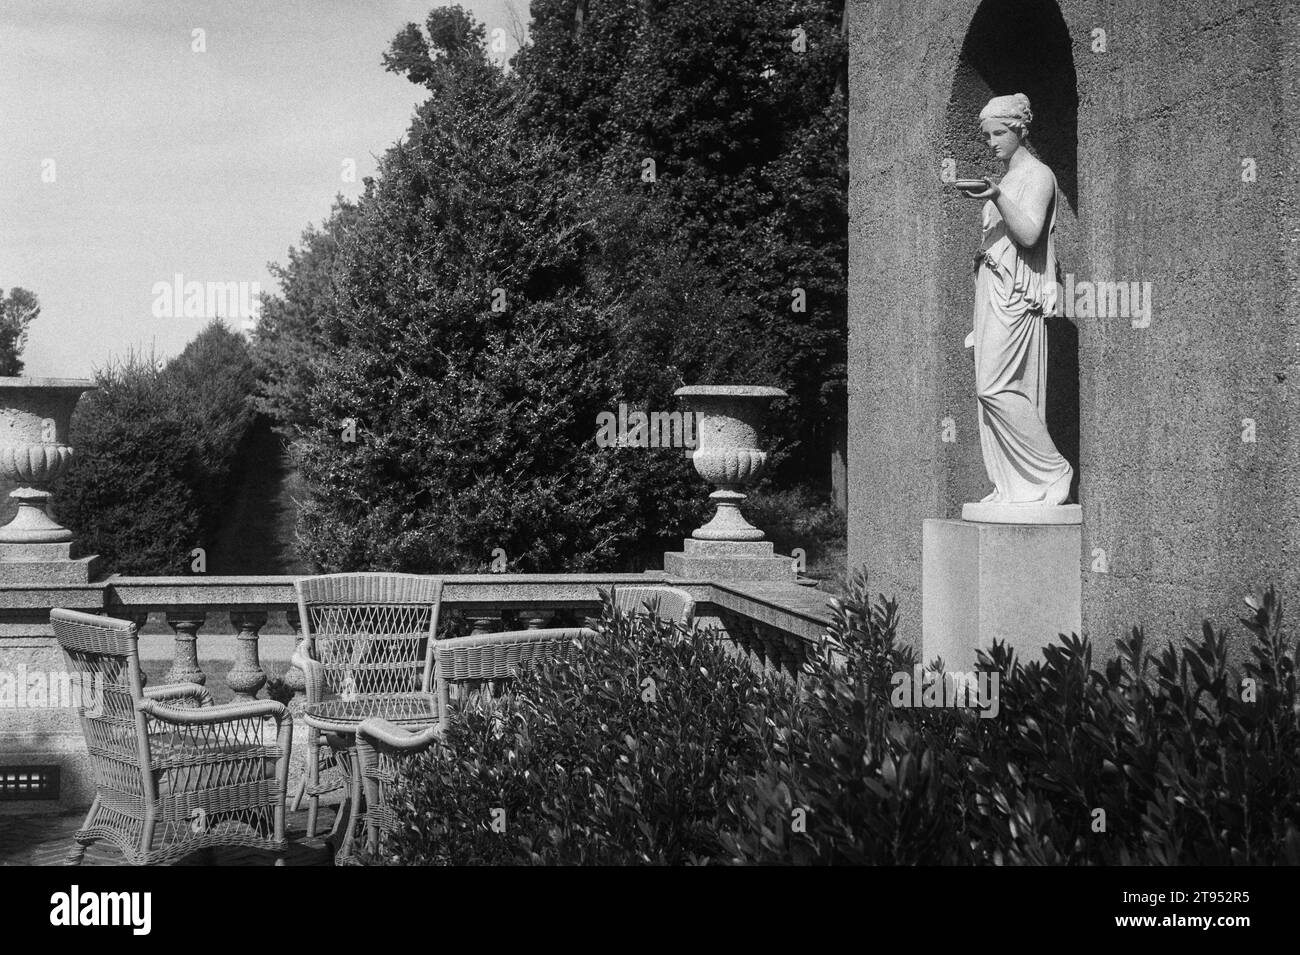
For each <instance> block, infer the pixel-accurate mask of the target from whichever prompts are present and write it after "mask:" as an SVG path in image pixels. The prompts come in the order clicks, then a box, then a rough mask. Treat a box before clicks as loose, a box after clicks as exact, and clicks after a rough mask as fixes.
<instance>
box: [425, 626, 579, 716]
mask: <svg viewBox="0 0 1300 955" xmlns="http://www.w3.org/2000/svg"><path fill="white" fill-rule="evenodd" d="M599 636H600V634H599V633H598V632H597V631H595V630H592V629H590V628H589V627H549V628H546V629H542V630H507V631H504V632H503V633H482V634H478V635H476V636H469V637H452V638H450V639H448V640H439V641H438V642H437V645H436V646H435V647H434V651H433V653H434V671H435V676H436V679H437V684H438V686H437V692H438V695H439V702H440V704H441V705H442V707H443V710H442V712H443V715H444V717H445V716H446V714H447V709H446V703H447V699H446V689H447V683H448V682H453V683H460V682H464V681H471V680H495V679H502V678H505V677H509V676H513V675H514V669H515V667H516V666H517V665H518V664H519V663H521V662H523V661H524V660H526V659H531V660H535V659H537V657H535V656H533V655H532V654H531V652H530V650H529V648H530V647H536V648H538V649H539V650H541V649H543V648H546V647H555V646H557V645H563V644H565V643H572V642H574V641H577V640H585V639H587V638H590V637H599ZM542 656H549V654H545V653H543V654H542Z"/></svg>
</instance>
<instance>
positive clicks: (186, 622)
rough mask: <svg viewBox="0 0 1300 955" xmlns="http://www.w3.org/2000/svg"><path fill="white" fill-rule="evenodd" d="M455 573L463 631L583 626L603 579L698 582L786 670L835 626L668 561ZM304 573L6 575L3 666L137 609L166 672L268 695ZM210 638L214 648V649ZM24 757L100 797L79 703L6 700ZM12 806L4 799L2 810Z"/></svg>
mask: <svg viewBox="0 0 1300 955" xmlns="http://www.w3.org/2000/svg"><path fill="white" fill-rule="evenodd" d="M792 576H793V575H792ZM443 580H444V585H443V601H442V617H441V621H442V622H445V623H446V624H447V627H448V628H449V631H450V632H453V633H489V632H493V631H497V630H503V629H537V628H541V627H547V626H567V625H581V624H582V623H583V622H584V621H585V620H586V618H588V617H598V616H599V614H600V605H601V596H600V592H601V590H608V589H609V588H610V587H617V586H620V585H623V586H645V585H654V584H670V585H672V586H675V587H680V588H682V589H684V590H686V591H688V592H689V593H690V594H691V595H692V596H693V597H694V598H695V600H696V619H697V621H698V622H699V623H700V624H701V625H703V626H705V627H708V626H713V627H716V628H717V630H718V632H719V636H720V638H721V639H723V640H725V641H727V642H728V644H729V645H730V646H732V647H734V648H735V650H736V651H737V652H740V653H743V654H745V655H747V657H748V658H749V659H750V660H751V661H752V662H753V663H754V664H755V665H757V666H762V667H764V668H767V669H769V670H772V671H774V672H785V673H794V672H796V671H797V669H798V666H799V664H800V663H801V662H802V661H803V659H804V652H805V648H806V647H807V646H808V643H809V641H815V640H817V639H819V637H820V636H821V634H822V633H824V631H825V627H826V595H825V594H824V593H822V592H820V591H817V590H815V589H811V588H809V587H804V586H800V585H798V584H796V583H794V582H793V580H791V581H789V582H764V581H715V580H692V579H683V578H680V577H670V576H669V575H666V574H665V573H663V572H662V571H660V572H653V571H652V572H646V573H639V574H452V575H445V576H444V577H443ZM293 582H294V578H293V577H287V576H274V577H252V576H249V577H216V576H213V577H207V576H197V575H196V576H192V577H125V576H120V575H113V576H109V577H107V578H105V579H103V580H101V581H96V582H91V583H86V584H80V583H74V584H66V583H65V584H57V583H55V584H29V583H24V584H17V585H15V584H8V585H6V584H4V583H0V671H2V672H18V671H19V670H21V671H22V672H23V673H27V672H54V671H57V670H61V669H62V668H63V667H64V666H65V664H64V662H63V659H62V653H61V651H60V650H59V648H58V646H57V644H56V643H55V641H54V638H53V635H52V633H51V631H50V628H49V612H50V609H51V608H52V607H67V608H70V609H76V610H86V611H90V612H94V613H103V614H106V615H108V616H112V617H116V618H119V619H126V620H131V621H134V622H135V623H136V624H137V625H138V626H140V627H141V628H142V629H144V628H145V625H146V623H150V624H151V627H150V629H149V630H145V632H146V633H150V632H157V630H158V627H159V626H160V625H162V624H163V623H165V626H166V627H167V628H169V629H170V630H171V633H172V637H173V651H172V662H171V667H170V670H169V671H168V672H167V673H166V674H165V676H163V677H162V679H163V680H165V681H166V682H181V681H186V682H196V683H202V684H205V685H207V686H208V688H209V690H212V691H213V692H214V693H216V694H217V695H218V696H221V695H222V694H221V693H220V692H219V690H220V688H219V687H218V686H214V685H213V681H212V680H211V679H210V677H211V676H212V673H209V672H205V666H206V667H208V668H209V669H210V670H211V671H212V672H213V673H215V672H217V671H218V670H222V669H225V668H224V666H223V667H218V666H216V664H218V663H226V662H228V663H229V664H230V666H229V669H228V670H225V677H224V679H225V683H226V686H227V687H228V688H229V690H230V693H231V695H232V696H233V697H234V698H235V699H254V698H257V697H259V696H265V695H266V686H267V681H268V674H267V672H266V670H265V669H264V668H263V664H262V660H261V643H262V640H263V632H264V631H275V632H279V633H281V634H285V635H286V636H287V635H288V634H290V633H293V634H297V635H298V636H297V639H299V640H300V639H301V636H300V621H299V619H298V610H297V596H296V594H295V591H294V585H293ZM227 619H228V621H229V622H228V623H227ZM163 632H164V633H165V631H163ZM205 637H206V638H207V639H208V646H210V647H212V648H213V649H212V650H208V649H205ZM217 637H220V638H221V639H220V640H218V639H217ZM232 637H233V640H232ZM148 639H153V640H156V639H157V638H156V637H152V638H148ZM281 639H285V638H281ZM155 648H157V645H156V644H155ZM282 678H283V679H284V681H285V683H286V684H287V685H288V686H289V687H290V688H292V689H293V690H295V691H296V692H298V693H301V692H302V690H303V676H302V673H301V671H299V670H298V669H297V668H296V667H291V668H290V669H289V670H288V671H287V672H285V673H284V674H283V676H282ZM2 702H3V701H0V703H2ZM19 765H21V766H51V765H57V766H59V767H60V769H61V773H62V786H61V789H62V792H61V795H60V799H59V803H58V804H52V806H51V808H54V807H55V806H57V805H59V804H62V805H64V806H79V805H85V804H86V803H88V801H89V794H90V788H89V778H88V776H87V775H86V772H85V770H86V768H87V767H85V765H84V742H83V741H82V738H81V730H80V727H79V725H78V724H77V720H76V718H75V712H74V711H72V710H68V709H66V708H65V709H63V710H54V709H50V710H31V709H26V710H24V709H9V710H6V709H5V708H4V706H2V705H0V771H3V769H4V767H5V766H19ZM23 805H25V806H26V808H27V809H28V810H29V811H30V809H31V808H32V804H31V803H26V804H23V803H13V804H12V808H19V807H21V806H23ZM6 808H7V807H6V803H5V801H4V800H3V798H0V812H4V811H5V809H6Z"/></svg>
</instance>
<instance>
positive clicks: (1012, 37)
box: [939, 0, 1081, 503]
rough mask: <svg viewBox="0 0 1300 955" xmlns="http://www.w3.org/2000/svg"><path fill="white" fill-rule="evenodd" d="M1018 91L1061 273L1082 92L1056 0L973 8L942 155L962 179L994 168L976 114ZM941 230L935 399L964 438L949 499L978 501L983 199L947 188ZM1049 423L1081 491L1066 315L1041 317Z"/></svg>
mask: <svg viewBox="0 0 1300 955" xmlns="http://www.w3.org/2000/svg"><path fill="white" fill-rule="evenodd" d="M1009 93H1024V94H1025V95H1026V96H1028V97H1029V102H1030V105H1031V107H1032V108H1033V113H1034V120H1033V124H1032V125H1031V127H1030V135H1029V148H1030V149H1031V150H1032V151H1033V153H1034V154H1035V155H1037V156H1038V158H1039V159H1041V160H1042V161H1043V162H1045V163H1047V165H1048V166H1050V167H1051V168H1052V171H1053V172H1054V173H1055V174H1056V180H1057V182H1058V183H1059V185H1060V188H1061V194H1062V198H1063V200H1064V201H1063V202H1062V203H1061V207H1060V208H1059V209H1057V212H1056V239H1057V242H1056V247H1057V257H1058V259H1059V261H1060V268H1061V275H1062V276H1064V275H1065V273H1067V272H1070V271H1072V269H1073V268H1075V267H1077V265H1076V266H1072V264H1071V263H1072V262H1076V263H1077V259H1078V246H1077V243H1075V242H1074V241H1073V237H1074V236H1075V235H1076V234H1077V231H1078V230H1077V218H1078V212H1077V210H1078V196H1079V187H1078V112H1079V94H1078V87H1077V83H1076V78H1075V71H1074V56H1073V52H1072V47H1071V40H1070V34H1069V31H1068V29H1067V28H1066V25H1065V20H1064V18H1063V17H1062V16H1061V11H1060V8H1059V7H1058V6H1057V4H1056V3H1054V2H1052V0H984V2H983V3H981V4H980V6H979V9H978V10H976V12H975V16H974V18H973V19H972V20H971V24H970V27H969V28H968V29H967V31H966V38H965V40H964V42H963V43H962V47H961V54H960V58H959V60H958V63H957V68H956V71H955V74H954V77H953V83H952V90H951V93H950V95H949V98H948V107H947V112H946V115H945V122H944V130H943V135H944V141H943V144H942V149H943V154H942V155H943V157H944V158H946V159H952V160H954V161H955V163H956V173H957V175H958V176H959V177H961V178H970V177H978V176H983V175H994V174H998V173H999V172H1000V170H999V169H998V163H997V162H996V161H995V160H993V159H992V158H991V157H990V156H989V153H988V150H987V148H986V147H985V146H984V144H983V142H982V140H981V139H980V137H979V134H978V129H979V113H980V110H981V109H983V108H984V105H985V104H986V103H987V102H988V101H989V99H990V98H992V97H994V96H1003V95H1006V94H1009ZM941 203H942V214H943V232H942V235H941V237H940V251H941V255H940V260H941V269H942V274H941V275H940V277H939V281H940V301H941V303H942V306H941V307H942V308H943V317H942V321H941V322H940V331H941V335H940V342H939V347H940V349H941V351H942V353H943V358H942V361H941V362H940V366H941V368H942V369H943V372H944V380H945V387H944V389H943V394H942V395H941V397H940V400H941V402H942V403H943V404H944V405H946V406H947V407H951V408H958V409H959V412H958V414H956V415H954V417H956V418H957V421H958V428H959V431H964V435H965V439H964V440H962V442H961V445H960V446H961V447H962V448H964V449H968V450H969V452H970V453H968V454H963V455H961V459H960V461H959V462H956V463H955V464H954V466H953V467H952V469H951V470H950V472H949V475H948V480H949V487H948V492H949V499H950V501H952V502H953V503H957V502H960V501H970V500H979V498H981V497H983V495H984V493H985V492H986V491H987V489H988V481H987V478H986V477H985V474H984V465H983V459H982V457H981V455H980V452H979V442H978V439H977V438H976V437H975V435H976V434H977V433H978V423H977V420H976V412H975V397H974V393H975V392H974V389H975V372H974V362H973V360H972V356H971V352H970V351H969V350H967V349H963V348H962V341H963V340H964V338H965V336H966V334H967V332H969V331H970V328H971V321H972V317H971V313H972V307H973V295H974V287H973V277H972V266H973V258H974V253H975V250H976V249H977V248H978V247H979V215H980V204H979V203H977V202H975V201H973V200H971V199H968V198H965V197H964V196H961V195H960V194H958V193H957V191H956V190H955V189H953V188H952V187H950V186H949V187H946V188H945V189H944V192H943V198H942V200H941ZM1047 329H1048V334H1047V341H1048V346H1047V347H1048V371H1047V426H1048V430H1049V431H1050V432H1051V435H1052V439H1053V440H1054V441H1055V442H1056V446H1057V448H1058V449H1059V450H1060V452H1061V453H1062V454H1063V455H1065V457H1066V459H1067V460H1068V461H1069V462H1070V463H1071V464H1072V465H1073V466H1074V471H1075V478H1074V480H1075V484H1074V488H1073V492H1074V494H1075V499H1076V500H1077V495H1078V488H1079V484H1078V481H1079V473H1080V471H1081V467H1080V461H1079V332H1078V328H1077V326H1076V325H1075V320H1074V319H1072V318H1065V317H1055V318H1050V319H1048V322H1047Z"/></svg>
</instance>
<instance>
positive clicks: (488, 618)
mask: <svg viewBox="0 0 1300 955" xmlns="http://www.w3.org/2000/svg"><path fill="white" fill-rule="evenodd" d="M465 616H466V619H468V620H469V622H470V624H471V630H470V632H469V635H470V636H471V637H477V636H481V635H482V634H485V633H495V632H496V631H498V630H500V629H501V611H499V610H495V611H494V610H472V611H470V612H469V613H467V614H466V615H465Z"/></svg>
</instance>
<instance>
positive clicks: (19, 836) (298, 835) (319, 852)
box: [0, 805, 336, 866]
mask: <svg viewBox="0 0 1300 955" xmlns="http://www.w3.org/2000/svg"><path fill="white" fill-rule="evenodd" d="M335 808H336V807H335V806H331V805H322V806H321V814H320V818H319V819H318V820H317V821H316V828H317V829H318V830H319V834H318V835H317V836H316V837H315V838H314V839H308V838H306V835H307V810H306V809H305V808H304V809H303V810H302V811H300V812H290V813H288V814H287V816H286V819H285V827H286V828H287V829H288V836H289V854H288V856H287V857H286V859H285V864H286V865H291V866H295V865H296V866H308V865H332V864H333V858H334V852H333V849H332V848H331V847H330V845H329V844H328V843H327V842H326V839H327V838H328V835H329V829H330V826H332V825H333V824H334V811H335ZM85 815H86V814H85V812H79V813H64V814H55V813H42V814H40V815H28V816H18V815H14V816H4V815H0V866H11V865H63V859H64V857H65V856H66V855H67V854H68V850H69V849H70V848H72V834H73V833H74V832H75V831H76V830H77V827H78V826H80V825H81V822H82V820H83V819H84V818H85ZM274 861H275V857H274V856H272V855H271V854H270V853H269V852H260V851H258V850H255V849H237V848H231V849H217V850H215V852H213V853H208V854H204V853H195V854H194V855H192V856H188V857H186V858H184V859H181V860H179V861H178V862H176V863H174V864H175V865H253V866H257V865H266V866H269V865H271V864H272V863H273V862H274ZM122 864H123V859H122V853H120V852H119V851H117V849H115V848H114V847H113V846H112V845H108V844H105V843H96V844H95V845H93V846H91V847H90V848H89V849H87V850H86V857H85V860H84V861H83V862H82V865H122Z"/></svg>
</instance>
